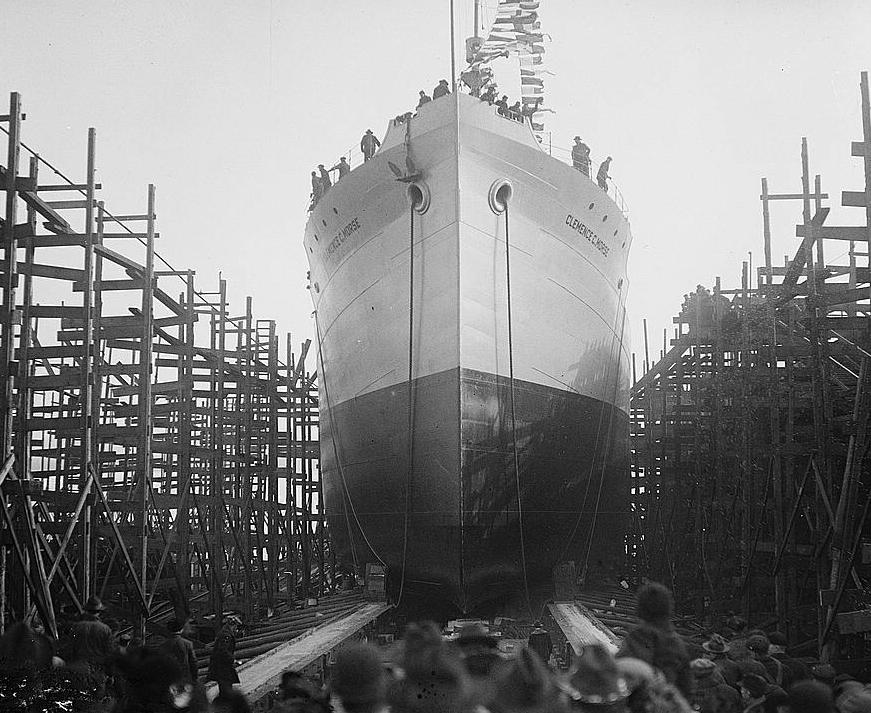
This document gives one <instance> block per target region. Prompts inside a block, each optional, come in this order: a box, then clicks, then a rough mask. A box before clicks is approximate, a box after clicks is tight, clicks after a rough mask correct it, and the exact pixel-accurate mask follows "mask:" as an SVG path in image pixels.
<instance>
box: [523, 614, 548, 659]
mask: <svg viewBox="0 0 871 713" xmlns="http://www.w3.org/2000/svg"><path fill="white" fill-rule="evenodd" d="M526 645H527V646H528V647H529V648H530V649H531V650H532V651H534V652H535V653H536V654H538V656H539V658H540V659H541V660H542V661H544V662H545V663H547V662H548V661H550V654H551V652H552V651H553V642H552V641H551V638H550V634H549V633H548V632H547V629H545V628H544V623H543V622H541V621H536V622H535V623H534V624H533V625H532V633H531V634H530V635H529V639H527V642H526Z"/></svg>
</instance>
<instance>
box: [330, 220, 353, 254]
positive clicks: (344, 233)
mask: <svg viewBox="0 0 871 713" xmlns="http://www.w3.org/2000/svg"><path fill="white" fill-rule="evenodd" d="M358 230H360V221H359V220H358V219H357V218H354V220H352V221H351V222H350V223H348V224H347V225H346V226H345V227H344V228H342V229H341V230H340V231H339V232H338V233H336V235H335V237H334V238H333V239H332V240H331V241H330V244H329V245H328V246H327V255H332V254H333V253H334V252H336V250H338V249H339V248H340V247H341V246H342V243H344V242H345V241H346V240H347V239H348V238H350V237H351V236H352V235H353V234H354V233H356V232H357V231H358Z"/></svg>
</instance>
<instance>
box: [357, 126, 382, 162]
mask: <svg viewBox="0 0 871 713" xmlns="http://www.w3.org/2000/svg"><path fill="white" fill-rule="evenodd" d="M379 146H381V142H380V141H379V140H378V139H377V138H376V136H375V135H374V134H373V133H372V129H366V133H365V134H363V138H362V139H360V150H361V151H362V152H363V161H364V162H365V161H368V160H369V159H370V158H372V157H373V156H374V155H375V151H377V150H378V147H379Z"/></svg>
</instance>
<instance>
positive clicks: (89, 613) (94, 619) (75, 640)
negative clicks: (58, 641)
mask: <svg viewBox="0 0 871 713" xmlns="http://www.w3.org/2000/svg"><path fill="white" fill-rule="evenodd" d="M105 610H106V606H105V605H104V604H103V602H102V601H101V600H100V598H99V597H96V596H93V597H90V598H89V599H88V600H87V602H85V607H84V613H83V614H82V616H81V618H80V619H79V621H77V622H75V623H74V624H73V625H72V626H70V629H69V637H70V640H69V645H68V646H67V647H66V648H67V651H68V659H67V661H66V664H67V666H68V667H69V668H71V669H73V670H79V671H81V672H82V673H89V674H90V675H92V676H94V677H95V678H96V679H97V681H98V682H99V684H100V687H101V694H100V695H102V691H103V687H104V686H105V683H106V679H107V678H108V676H109V675H111V673H112V671H111V667H112V662H113V660H114V658H115V656H116V654H117V653H118V642H117V641H116V639H115V635H114V634H113V633H112V630H111V629H110V628H109V626H108V625H107V624H105V623H104V622H103V621H101V620H100V618H101V617H102V615H103V612H104V611H105Z"/></svg>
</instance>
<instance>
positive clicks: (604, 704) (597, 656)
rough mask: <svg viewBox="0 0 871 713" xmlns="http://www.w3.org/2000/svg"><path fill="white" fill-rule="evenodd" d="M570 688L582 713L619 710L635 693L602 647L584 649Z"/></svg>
mask: <svg viewBox="0 0 871 713" xmlns="http://www.w3.org/2000/svg"><path fill="white" fill-rule="evenodd" d="M568 684H569V685H568V694H569V697H570V698H571V700H572V705H573V706H574V707H577V708H580V709H581V710H590V711H595V710H602V711H604V710H608V711H613V710H615V707H616V709H617V710H619V709H620V708H619V704H621V703H622V702H624V701H625V700H626V699H627V698H628V697H629V694H630V692H631V691H630V689H629V684H628V682H627V680H626V677H625V676H624V675H623V673H622V672H621V670H620V668H619V667H618V665H617V662H616V660H615V659H614V656H613V655H611V653H610V652H609V651H608V649H606V648H605V647H604V646H602V645H600V644H592V645H590V646H585V647H584V648H583V649H581V653H580V654H579V656H578V658H577V659H576V661H575V665H574V670H573V671H572V673H571V676H570V678H569V681H568Z"/></svg>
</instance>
